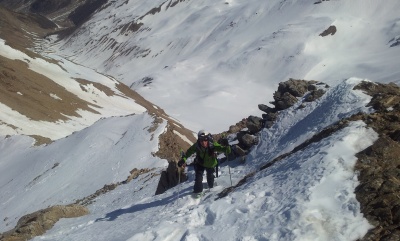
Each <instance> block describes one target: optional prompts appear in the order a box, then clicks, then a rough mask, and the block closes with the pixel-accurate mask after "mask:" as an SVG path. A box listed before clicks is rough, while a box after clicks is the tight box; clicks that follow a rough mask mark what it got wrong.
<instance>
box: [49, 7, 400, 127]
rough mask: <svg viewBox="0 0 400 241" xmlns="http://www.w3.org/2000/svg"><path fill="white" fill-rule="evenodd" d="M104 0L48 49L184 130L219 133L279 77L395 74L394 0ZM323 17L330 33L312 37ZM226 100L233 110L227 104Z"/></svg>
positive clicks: (381, 77)
mask: <svg viewBox="0 0 400 241" xmlns="http://www.w3.org/2000/svg"><path fill="white" fill-rule="evenodd" d="M316 2H318V1H317V0H315V1H310V0H285V1H281V0H271V1H260V0H245V1H244V0H229V1H225V0H224V1H216V0H200V1H178V0H176V1H173V0H169V1H165V0H156V1H141V0H130V1H112V2H110V3H108V4H107V5H105V6H104V8H102V9H101V10H100V11H98V12H97V13H96V14H95V15H94V16H93V17H92V18H91V19H90V21H88V22H87V23H85V24H84V25H83V26H82V27H80V28H79V29H78V30H77V31H76V32H75V33H74V34H73V35H72V36H71V37H70V38H67V39H64V40H63V41H61V42H60V43H59V44H56V45H55V46H53V47H52V49H53V50H54V51H55V52H56V53H57V54H61V55H62V56H64V57H66V58H68V59H71V60H73V61H75V62H78V63H81V64H84V65H85V66H89V67H92V68H95V69H96V70H97V71H99V72H101V73H106V74H108V75H111V76H114V77H115V78H117V79H118V80H120V81H122V82H123V83H125V84H127V85H129V86H131V87H132V88H134V89H135V90H137V91H138V92H139V93H140V94H141V95H143V96H144V97H145V98H146V99H148V100H149V101H151V102H153V103H155V104H157V105H159V106H160V107H162V108H163V109H164V110H165V111H166V112H167V113H169V114H170V115H171V116H173V117H175V118H176V119H179V120H180V121H182V123H183V124H184V125H185V126H186V127H188V128H189V129H192V130H194V131H196V130H199V129H208V130H210V131H211V132H222V131H224V130H226V129H227V126H229V125H231V124H233V123H236V122H237V121H239V120H241V119H242V118H243V117H246V116H248V115H251V114H252V115H260V111H259V110H258V109H257V104H261V103H268V102H269V101H272V94H273V92H274V91H275V89H276V86H277V84H278V83H279V82H282V81H286V80H288V79H289V78H298V79H308V80H310V79H315V80H318V81H323V82H326V83H328V84H330V83H331V82H336V81H341V80H343V79H347V78H350V77H354V76H355V77H359V78H367V79H370V80H372V81H376V82H384V83H387V82H396V83H400V77H399V76H400V73H399V69H398V66H399V63H400V62H399V61H400V60H399V58H398V56H399V55H400V48H399V46H393V47H391V46H392V44H393V41H394V39H396V38H397V37H398V36H400V20H399V17H398V9H399V8H400V2H399V1H397V0H387V1H384V2H380V1H375V0H353V1H345V0H335V1H323V2H321V3H319V4H315V3H316ZM329 26H336V29H337V31H336V33H335V34H334V35H328V36H326V37H321V36H320V34H321V33H322V32H323V31H324V30H326V29H328V27H329ZM232 108H235V111H232Z"/></svg>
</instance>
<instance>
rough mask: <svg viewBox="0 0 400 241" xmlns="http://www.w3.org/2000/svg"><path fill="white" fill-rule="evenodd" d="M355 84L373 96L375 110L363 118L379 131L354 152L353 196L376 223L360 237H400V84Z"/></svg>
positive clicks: (366, 215) (368, 217)
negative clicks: (355, 178)
mask: <svg viewBox="0 0 400 241" xmlns="http://www.w3.org/2000/svg"><path fill="white" fill-rule="evenodd" d="M356 88H357V89H360V90H363V91H365V92H366V93H367V94H369V95H371V96H372V97H373V98H372V100H371V102H370V103H369V104H368V105H369V106H372V107H373V108H374V110H375V112H374V113H372V114H370V115H363V116H362V120H363V121H364V122H365V123H367V124H368V126H369V127H371V128H373V129H374V130H375V131H376V132H378V133H379V139H378V140H377V141H376V142H375V143H374V144H373V145H372V146H370V147H369V148H367V149H366V150H364V151H362V152H360V153H359V154H358V155H357V157H358V162H357V164H356V170H357V171H358V172H359V176H358V179H359V181H360V185H359V186H358V187H357V188H356V191H355V193H356V197H357V199H358V201H359V202H360V204H361V211H362V212H363V214H364V215H365V217H366V218H367V219H368V221H369V222H370V223H371V224H372V225H374V226H375V228H374V229H372V230H370V231H369V232H368V233H367V235H366V236H365V237H364V238H363V239H362V240H400V141H399V133H400V88H399V87H398V86H397V85H395V84H378V83H371V82H363V83H362V84H360V85H358V86H357V87H356Z"/></svg>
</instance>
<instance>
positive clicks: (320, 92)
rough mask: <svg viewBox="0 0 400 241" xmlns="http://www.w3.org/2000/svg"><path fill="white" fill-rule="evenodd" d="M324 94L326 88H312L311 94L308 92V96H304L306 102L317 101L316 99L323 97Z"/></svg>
mask: <svg viewBox="0 0 400 241" xmlns="http://www.w3.org/2000/svg"><path fill="white" fill-rule="evenodd" d="M324 94H325V90H323V89H317V90H312V91H311V92H310V94H308V95H307V96H306V98H304V101H306V102H312V101H315V100H317V99H319V98H321V96H323V95H324Z"/></svg>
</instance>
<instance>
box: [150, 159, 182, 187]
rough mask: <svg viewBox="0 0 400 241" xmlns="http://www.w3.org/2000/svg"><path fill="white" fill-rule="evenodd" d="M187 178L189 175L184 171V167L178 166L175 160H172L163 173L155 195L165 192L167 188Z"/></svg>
mask: <svg viewBox="0 0 400 241" xmlns="http://www.w3.org/2000/svg"><path fill="white" fill-rule="evenodd" d="M186 180H187V175H186V173H184V169H183V168H180V167H178V165H177V163H176V162H175V161H170V162H168V167H167V170H165V171H163V172H162V173H161V177H160V181H159V182H158V186H157V190H156V193H155V195H158V194H161V193H164V192H165V191H166V190H168V189H170V188H172V187H175V186H176V185H178V184H179V183H181V182H184V181H186Z"/></svg>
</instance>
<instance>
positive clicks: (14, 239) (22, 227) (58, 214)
mask: <svg viewBox="0 0 400 241" xmlns="http://www.w3.org/2000/svg"><path fill="white" fill-rule="evenodd" d="M88 213H89V210H88V209H87V208H86V207H84V206H82V205H76V204H71V205H66V206H63V205H57V206H52V207H49V208H46V209H42V210H39V211H37V212H34V213H31V214H27V215H25V216H23V217H21V218H20V219H19V220H18V223H17V226H16V227H15V228H14V229H12V230H10V231H8V232H5V233H3V234H0V240H2V241H25V240H30V239H32V238H34V237H36V236H39V235H42V234H44V233H45V232H46V231H47V230H49V229H51V228H52V227H53V226H54V224H55V223H56V222H57V221H58V220H60V219H61V218H74V217H80V216H83V215H86V214H88Z"/></svg>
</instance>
